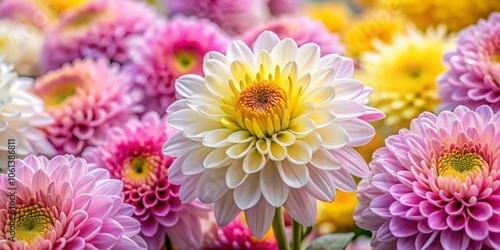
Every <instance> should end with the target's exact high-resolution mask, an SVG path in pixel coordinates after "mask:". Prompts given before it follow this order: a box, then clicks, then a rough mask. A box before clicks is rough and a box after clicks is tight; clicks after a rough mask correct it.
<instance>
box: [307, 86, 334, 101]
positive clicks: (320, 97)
mask: <svg viewBox="0 0 500 250" xmlns="http://www.w3.org/2000/svg"><path fill="white" fill-rule="evenodd" d="M334 96H335V89H334V88H332V87H328V86H325V87H318V88H315V89H314V90H313V91H311V92H309V93H308V94H307V95H306V96H305V97H304V100H307V101H308V102H312V103H314V104H316V105H321V104H324V103H326V102H330V101H331V100H332V99H333V97H334Z"/></svg>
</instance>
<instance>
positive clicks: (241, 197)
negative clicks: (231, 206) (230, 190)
mask: <svg viewBox="0 0 500 250" xmlns="http://www.w3.org/2000/svg"><path fill="white" fill-rule="evenodd" d="M260 194H261V192H260V188H259V174H251V175H248V177H247V179H246V180H245V181H244V182H243V183H242V184H241V185H240V186H239V187H237V188H235V189H234V194H233V197H234V202H235V203H236V206H238V208H240V209H241V210H246V209H249V208H251V207H253V206H255V204H257V202H258V201H259V199H260Z"/></svg>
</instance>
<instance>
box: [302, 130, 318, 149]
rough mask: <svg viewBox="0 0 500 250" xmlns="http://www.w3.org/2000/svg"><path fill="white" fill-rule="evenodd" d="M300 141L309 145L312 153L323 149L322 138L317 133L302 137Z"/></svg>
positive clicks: (313, 132)
mask: <svg viewBox="0 0 500 250" xmlns="http://www.w3.org/2000/svg"><path fill="white" fill-rule="evenodd" d="M300 140H301V141H303V142H305V143H307V145H309V147H310V148H311V150H312V152H316V150H318V149H319V148H320V147H321V136H320V135H319V133H318V132H316V131H312V132H311V133H310V134H308V135H306V136H304V137H301V138H300Z"/></svg>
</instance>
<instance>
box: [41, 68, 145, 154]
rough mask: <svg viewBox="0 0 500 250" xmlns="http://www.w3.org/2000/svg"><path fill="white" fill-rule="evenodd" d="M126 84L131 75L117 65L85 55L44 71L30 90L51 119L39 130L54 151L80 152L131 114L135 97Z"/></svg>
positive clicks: (100, 139)
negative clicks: (47, 124) (42, 132)
mask: <svg viewBox="0 0 500 250" xmlns="http://www.w3.org/2000/svg"><path fill="white" fill-rule="evenodd" d="M130 88H131V79H130V78H129V76H128V75H125V74H123V73H121V72H119V69H118V67H117V65H114V64H111V65H110V64H109V62H108V61H106V59H100V60H98V61H94V60H92V59H86V60H76V61H75V62H74V63H73V64H66V65H64V66H63V67H62V68H60V69H57V70H54V71H51V72H49V73H47V74H46V75H44V76H42V77H41V78H39V79H38V80H37V81H36V84H35V87H34V88H33V90H32V91H33V93H34V94H36V95H38V96H40V98H41V99H42V100H44V101H45V105H46V107H45V111H46V112H47V113H48V114H49V115H50V116H51V117H52V118H53V119H54V120H55V122H54V123H53V124H51V125H50V126H48V127H45V128H43V131H44V132H45V134H46V135H47V137H48V138H49V140H50V142H51V143H52V145H54V147H55V148H56V149H57V152H58V153H60V154H63V153H68V154H74V155H80V154H81V153H82V151H83V149H84V148H85V147H87V146H94V145H97V144H98V143H99V142H100V141H102V140H104V138H106V136H107V133H109V128H110V127H112V126H113V125H119V124H124V123H125V122H126V121H127V120H129V119H130V118H131V116H132V114H133V113H134V111H135V107H136V101H137V100H136V98H135V97H134V95H133V94H131V93H129V90H130Z"/></svg>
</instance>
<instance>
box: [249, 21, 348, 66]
mask: <svg viewBox="0 0 500 250" xmlns="http://www.w3.org/2000/svg"><path fill="white" fill-rule="evenodd" d="M265 30H270V31H272V32H274V33H276V35H278V37H279V38H280V39H285V38H287V37H289V38H292V39H293V40H294V41H295V43H297V45H298V46H302V45H305V44H307V43H316V44H317V45H318V46H319V47H320V49H321V56H325V55H328V54H341V55H342V54H344V52H345V48H344V46H343V45H342V44H341V42H340V38H339V36H338V35H337V34H334V33H331V32H330V31H329V30H328V28H327V27H326V26H325V25H324V24H323V23H322V22H321V21H319V20H312V19H310V18H309V17H306V16H296V15H282V16H280V17H278V18H276V19H272V20H271V21H269V22H267V23H266V24H264V25H261V26H258V27H256V28H254V29H252V30H249V31H248V32H246V33H245V34H243V35H242V36H241V40H243V41H244V42H245V43H246V44H247V45H249V46H252V45H253V44H254V43H255V41H256V39H257V37H259V35H260V34H261V33H262V32H263V31H265Z"/></svg>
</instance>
